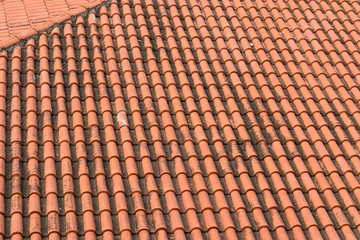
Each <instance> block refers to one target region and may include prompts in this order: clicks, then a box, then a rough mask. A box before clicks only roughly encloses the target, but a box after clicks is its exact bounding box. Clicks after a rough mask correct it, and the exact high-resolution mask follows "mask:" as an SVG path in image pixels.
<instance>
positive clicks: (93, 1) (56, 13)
mask: <svg viewBox="0 0 360 240" xmlns="http://www.w3.org/2000/svg"><path fill="white" fill-rule="evenodd" d="M102 2H105V0H62V1H55V0H24V1H20V0H14V1H13V0H3V1H1V2H0V49H2V48H7V47H10V46H12V45H14V44H15V43H18V42H19V41H20V40H22V39H27V38H29V37H31V36H33V35H35V34H36V33H38V32H39V31H43V30H46V29H48V28H50V27H52V26H53V25H54V24H56V23H61V22H63V21H65V20H68V19H70V18H71V17H72V16H75V15H78V14H80V13H84V12H85V11H87V10H88V9H89V8H92V7H95V6H98V5H100V4H101V3H102Z"/></svg>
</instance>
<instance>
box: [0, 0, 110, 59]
mask: <svg viewBox="0 0 360 240" xmlns="http://www.w3.org/2000/svg"><path fill="white" fill-rule="evenodd" d="M110 1H111V0H94V1H92V2H88V3H87V4H82V5H81V6H79V7H77V8H75V9H73V10H70V11H67V12H64V13H62V14H61V15H59V16H56V17H53V18H49V19H47V20H46V21H45V22H43V23H41V24H39V25H37V26H32V27H30V28H29V29H27V30H25V31H23V32H21V33H20V34H17V35H14V36H11V37H9V38H8V39H6V40H5V41H0V52H1V51H3V50H5V49H6V48H9V47H11V46H13V45H15V44H17V43H19V42H20V41H21V40H25V39H28V38H30V37H32V36H34V35H36V34H38V33H39V32H41V31H45V30H47V29H49V28H51V27H53V26H54V25H56V24H60V23H62V22H64V21H66V20H69V19H71V18H72V17H75V16H77V15H79V14H82V13H85V12H87V11H89V10H90V9H92V8H94V7H97V6H99V5H102V4H104V3H106V2H110Z"/></svg>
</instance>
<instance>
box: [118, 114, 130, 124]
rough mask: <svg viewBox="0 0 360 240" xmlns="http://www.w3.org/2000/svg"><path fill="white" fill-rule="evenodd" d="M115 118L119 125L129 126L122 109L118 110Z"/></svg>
mask: <svg viewBox="0 0 360 240" xmlns="http://www.w3.org/2000/svg"><path fill="white" fill-rule="evenodd" d="M116 120H117V121H118V124H119V127H124V126H126V127H128V126H129V125H128V124H127V121H126V112H124V111H119V112H118V114H117V117H116Z"/></svg>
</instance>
